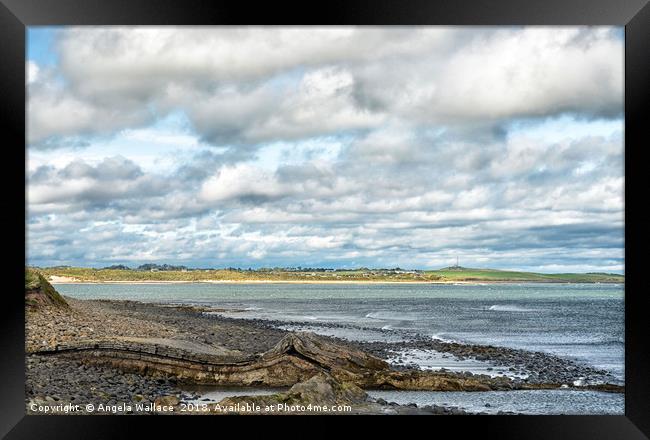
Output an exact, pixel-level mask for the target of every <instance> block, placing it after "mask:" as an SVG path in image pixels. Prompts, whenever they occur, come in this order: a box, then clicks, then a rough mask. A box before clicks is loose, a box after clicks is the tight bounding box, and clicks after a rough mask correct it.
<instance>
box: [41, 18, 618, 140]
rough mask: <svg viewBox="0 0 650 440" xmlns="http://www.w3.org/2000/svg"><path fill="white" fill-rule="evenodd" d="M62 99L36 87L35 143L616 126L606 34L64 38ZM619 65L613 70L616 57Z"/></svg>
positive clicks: (119, 31)
mask: <svg viewBox="0 0 650 440" xmlns="http://www.w3.org/2000/svg"><path fill="white" fill-rule="evenodd" d="M59 35H60V37H59V38H60V39H59V40H58V43H57V48H58V51H59V58H60V68H59V73H60V75H61V76H62V77H63V78H65V85H60V84H59V85H58V86H57V85H55V84H56V81H55V80H54V79H52V78H43V79H40V80H39V81H35V82H33V83H30V84H33V87H32V86H30V114H31V113H33V115H31V117H30V125H29V127H30V128H29V139H30V142H32V143H38V142H40V141H42V140H44V139H47V138H49V137H51V136H55V137H56V136H70V135H73V134H75V133H106V132H109V131H111V130H115V129H119V128H131V127H137V126H141V125H143V124H146V123H148V122H150V121H151V118H152V117H153V113H163V114H164V113H167V112H170V111H172V110H173V109H177V108H179V107H182V108H184V109H185V110H186V112H187V114H188V115H189V117H190V119H191V123H192V124H193V127H194V128H195V129H196V130H197V131H198V133H199V135H200V137H201V138H202V139H204V140H206V141H207V142H211V143H214V144H219V145H223V144H229V143H235V144H255V143H263V142H270V141H275V140H295V139H300V138H308V137H314V136H322V135H328V134H332V133H340V132H341V131H346V130H364V129H372V128H379V127H381V126H382V124H383V123H384V122H385V121H386V119H391V120H398V121H399V122H401V123H405V122H407V123H418V124H445V125H450V126H452V127H453V126H457V125H458V124H461V123H467V122H468V121H471V122H472V123H473V124H479V125H480V124H483V125H485V129H487V130H494V129H495V128H494V124H497V125H498V124H499V123H502V122H503V121H504V120H505V119H508V118H535V117H546V116H553V115H558V114H562V113H574V114H580V115H583V116H589V117H595V116H599V117H617V116H620V115H621V113H622V99H623V88H622V74H623V58H622V50H621V48H622V46H621V42H620V40H619V39H618V38H617V37H616V36H615V35H614V34H613V33H612V32H611V29H609V28H595V29H587V28H580V27H573V28H555V27H553V28H525V29H497V30H486V29H482V28H478V29H469V28H465V29H464V28H436V27H428V28H427V27H425V28H368V29H365V28H315V29H312V28H309V29H305V28H280V29H278V28H264V27H248V28H232V29H230V28H226V29H223V28H184V29H180V30H179V29H175V28H156V27H145V28H135V29H132V28H120V27H115V28H114V27H110V28H101V27H96V28H92V27H91V28H69V29H66V30H64V31H62V32H61V33H60V34H59ZM613 54H619V55H620V56H613Z"/></svg>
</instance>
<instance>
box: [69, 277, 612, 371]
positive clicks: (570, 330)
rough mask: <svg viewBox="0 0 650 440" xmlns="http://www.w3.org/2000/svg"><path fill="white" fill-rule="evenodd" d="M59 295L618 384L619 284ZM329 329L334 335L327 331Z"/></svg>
mask: <svg viewBox="0 0 650 440" xmlns="http://www.w3.org/2000/svg"><path fill="white" fill-rule="evenodd" d="M57 289H59V291H60V292H61V293H63V294H64V295H70V296H72V297H77V298H110V299H133V300H140V301H149V302H167V303H181V304H200V305H207V306H215V307H219V308H229V309H233V312H232V313H225V315H227V316H232V317H240V318H261V319H272V320H277V321H285V322H287V323H290V322H296V321H299V322H302V323H305V325H302V326H301V327H302V328H305V329H307V330H314V331H318V332H319V333H323V334H330V335H333V336H339V337H346V338H349V339H355V340H365V341H371V340H389V341H399V340H402V339H403V338H404V335H405V334H406V335H408V333H409V332H411V333H417V334H420V335H425V336H427V337H434V338H438V339H443V340H451V341H458V342H466V343H476V344H491V345H500V346H505V347H511V348H520V349H527V350H534V351H544V352H548V353H552V354H556V355H560V356H563V357H567V358H572V359H577V360H580V361H583V362H585V363H587V364H589V365H592V366H594V367H597V368H602V369H606V370H607V371H610V372H611V373H612V374H614V376H615V377H616V378H618V379H620V380H623V379H624V339H623V337H624V319H623V318H624V300H623V292H624V289H623V285H621V284H541V283H519V284H489V285H448V284H368V285H364V284H206V283H195V284H192V283H188V284H57ZM331 324H334V325H338V326H340V327H327V326H328V325H331ZM346 326H356V327H363V329H359V328H350V327H346ZM382 330H383V331H382ZM391 330H392V331H393V333H394V334H391V332H390V331H391Z"/></svg>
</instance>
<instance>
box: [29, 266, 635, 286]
mask: <svg viewBox="0 0 650 440" xmlns="http://www.w3.org/2000/svg"><path fill="white" fill-rule="evenodd" d="M38 270H39V271H40V272H41V273H42V274H43V275H44V276H46V277H48V278H49V277H51V276H60V277H72V278H75V279H77V280H79V281H88V282H107V281H186V282H192V281H390V282H393V281H394V282H405V281H411V282H413V281H420V282H431V281H438V282H441V281H469V282H471V281H476V282H508V281H518V282H524V281H526V282H548V283H623V282H625V277H624V276H623V275H617V274H604V273H586V274H578V273H559V274H542V273H534V272H513V271H501V270H494V269H470V268H458V269H457V268H446V269H439V270H427V271H407V270H395V269H358V270H336V271H333V270H327V271H325V270H314V271H310V270H301V271H297V270H283V269H274V270H272V269H260V270H229V269H211V270H187V271H185V270H183V271H179V270H169V271H144V270H124V269H91V268H82V267H56V268H38Z"/></svg>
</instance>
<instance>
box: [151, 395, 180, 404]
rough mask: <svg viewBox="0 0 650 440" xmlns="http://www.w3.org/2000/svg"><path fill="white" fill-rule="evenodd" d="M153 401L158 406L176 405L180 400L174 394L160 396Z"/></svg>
mask: <svg viewBox="0 0 650 440" xmlns="http://www.w3.org/2000/svg"><path fill="white" fill-rule="evenodd" d="M154 403H155V404H156V405H160V406H176V405H178V404H179V403H181V401H180V399H179V398H178V397H176V396H160V397H157V398H156V400H154Z"/></svg>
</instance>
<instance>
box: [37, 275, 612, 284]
mask: <svg viewBox="0 0 650 440" xmlns="http://www.w3.org/2000/svg"><path fill="white" fill-rule="evenodd" d="M48 281H49V282H50V283H52V284H53V285H56V284H406V285H409V284H414V285H422V284H451V285H468V286H481V285H485V284H625V282H589V281H582V282H572V281H539V280H507V281H506V280H504V281H502V280H498V281H495V280H485V281H450V280H445V281H429V280H427V281H411V280H409V281H379V280H368V281H365V280H192V281H184V280H159V281H158V280H133V281H129V280H111V281H88V280H79V279H76V278H71V277H55V276H53V277H51V278H50V279H48Z"/></svg>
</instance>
